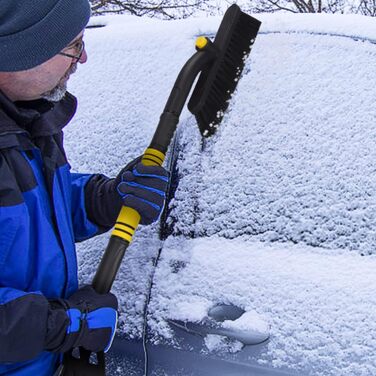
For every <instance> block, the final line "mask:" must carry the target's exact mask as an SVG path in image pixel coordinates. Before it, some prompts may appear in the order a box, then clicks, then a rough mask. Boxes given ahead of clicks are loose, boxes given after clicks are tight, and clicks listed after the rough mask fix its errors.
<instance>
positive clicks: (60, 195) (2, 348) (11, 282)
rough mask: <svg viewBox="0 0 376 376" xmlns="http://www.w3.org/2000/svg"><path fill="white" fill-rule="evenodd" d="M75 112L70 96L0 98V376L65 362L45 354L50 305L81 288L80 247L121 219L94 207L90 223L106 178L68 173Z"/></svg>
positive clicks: (38, 371)
mask: <svg viewBox="0 0 376 376" xmlns="http://www.w3.org/2000/svg"><path fill="white" fill-rule="evenodd" d="M75 110H76V99H75V98H74V97H73V96H72V95H70V94H67V95H66V96H65V98H64V99H63V100H62V101H61V102H59V103H58V104H55V105H52V104H51V103H49V102H47V101H44V100H40V101H34V102H29V103H18V104H17V105H16V104H14V103H12V102H10V101H9V100H8V99H7V98H6V97H5V96H4V95H3V94H2V93H1V92H0V375H5V374H6V375H38V376H43V375H52V374H53V372H54V370H55V369H56V367H57V364H58V362H59V358H60V356H59V354H54V353H49V352H46V351H44V345H45V337H46V332H47V327H48V326H49V325H52V324H53V323H50V322H49V321H48V310H49V303H48V299H50V298H57V297H63V298H67V297H69V296H70V295H71V294H72V293H73V292H74V291H76V290H77V288H78V285H77V284H78V283H77V259H76V251H75V242H76V241H81V240H84V239H87V238H90V237H92V236H94V235H96V234H98V233H100V232H103V231H105V230H107V229H108V228H109V227H111V225H112V223H111V221H112V217H113V218H116V214H117V209H114V213H113V214H112V213H111V215H108V217H109V218H110V219H108V220H107V223H105V222H106V221H104V222H102V223H101V221H100V219H99V218H97V220H95V217H96V216H97V217H98V216H100V215H102V214H103V213H100V211H101V210H102V211H103V210H105V209H104V208H100V209H99V212H96V213H95V212H94V211H95V210H98V209H93V207H91V217H90V215H89V214H88V212H90V208H89V210H88V204H86V205H85V202H88V201H89V200H92V202H95V201H97V198H98V197H93V196H98V195H99V194H101V193H100V189H101V187H103V186H104V185H105V184H103V182H107V181H108V178H106V177H103V176H101V175H88V174H76V173H71V172H70V166H69V164H68V162H67V159H66V156H65V153H64V149H63V133H62V128H63V127H64V126H65V125H66V124H67V123H68V122H69V121H70V119H71V118H72V116H73V115H74V113H75ZM97 202H98V201H97ZM120 204H121V203H120V202H119V203H116V205H115V206H117V208H119V206H118V205H120ZM99 207H100V205H99ZM107 214H108V213H107ZM103 215H104V216H106V215H105V214H103ZM89 218H90V219H89ZM93 218H94V219H93Z"/></svg>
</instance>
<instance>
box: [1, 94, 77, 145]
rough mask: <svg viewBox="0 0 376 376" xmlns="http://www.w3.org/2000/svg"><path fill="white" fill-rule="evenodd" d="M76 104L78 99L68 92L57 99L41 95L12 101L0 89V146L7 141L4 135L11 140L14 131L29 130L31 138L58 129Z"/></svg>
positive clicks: (68, 117)
mask: <svg viewBox="0 0 376 376" xmlns="http://www.w3.org/2000/svg"><path fill="white" fill-rule="evenodd" d="M76 108H77V100H76V98H75V97H74V96H73V95H72V94H70V93H66V95H65V96H64V98H63V99H62V100H61V101H60V102H57V103H52V102H48V101H46V100H44V99H40V100H36V101H30V102H12V101H11V100H10V99H9V98H7V97H6V96H5V95H4V94H3V93H2V92H1V91H0V148H3V147H5V146H4V143H5V144H8V143H9V142H7V141H6V139H9V141H10V139H12V140H14V138H15V135H17V134H21V133H24V134H29V136H30V138H31V139H34V138H36V137H43V136H51V135H54V134H56V133H59V132H60V131H61V130H62V128H63V127H64V126H65V125H67V124H68V123H69V121H70V120H71V119H72V117H73V115H74V114H75V112H76ZM11 143H12V144H13V143H14V141H13V142H11ZM8 147H9V146H8Z"/></svg>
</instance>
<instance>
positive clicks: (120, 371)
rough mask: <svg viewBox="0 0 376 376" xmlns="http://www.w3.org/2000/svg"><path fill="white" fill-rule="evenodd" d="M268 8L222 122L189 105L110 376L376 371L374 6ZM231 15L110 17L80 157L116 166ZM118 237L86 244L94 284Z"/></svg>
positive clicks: (70, 141) (83, 80)
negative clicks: (364, 10) (357, 10)
mask: <svg viewBox="0 0 376 376" xmlns="http://www.w3.org/2000/svg"><path fill="white" fill-rule="evenodd" d="M254 16H255V17H256V18H258V19H260V20H261V21H262V26H261V29H260V32H259V35H258V36H257V39H256V43H255V44H254V46H253V49H252V52H251V54H250V57H249V58H248V59H247V61H246V66H245V70H244V72H243V75H242V78H241V80H240V82H239V84H238V87H237V91H236V92H235V93H234V95H233V97H232V99H231V104H230V107H229V109H228V111H227V112H226V114H225V116H224V118H223V121H222V123H221V124H220V126H219V127H218V130H217V132H216V133H215V135H213V136H211V137H208V138H203V137H202V136H201V134H200V133H199V131H198V128H197V125H196V120H195V118H194V117H193V116H192V115H191V114H190V113H189V112H188V111H185V112H183V114H182V116H181V120H180V124H179V127H178V130H177V132H176V134H175V137H174V140H173V142H172V144H171V145H170V149H169V153H168V157H167V164H166V166H167V167H168V169H169V170H170V172H171V184H170V190H169V200H168V204H167V205H166V208H165V212H164V214H163V216H162V218H161V221H160V223H159V224H156V225H153V226H150V227H145V228H141V229H140V230H139V231H138V232H137V236H136V239H135V240H134V242H133V243H132V245H131V247H130V249H129V250H128V253H127V255H126V258H125V260H124V262H123V265H122V267H121V270H120V272H119V275H118V278H117V281H116V282H115V285H114V288H113V291H114V292H115V293H116V295H117V296H118V298H119V301H120V302H121V307H120V325H119V329H118V336H117V338H116V340H115V342H114V345H113V347H112V350H111V351H110V353H109V354H108V356H107V367H108V374H109V375H143V374H145V375H280V374H281V375H356V376H365V375H374V374H376V355H375V350H376V334H375V333H376V297H375V294H374V285H375V282H376V277H375V272H374V271H375V270H376V259H375V256H374V253H375V252H374V248H375V245H376V235H375V234H376V232H375V228H376V226H375V225H376V204H375V197H376V188H375V171H376V169H375V161H376V148H375V145H376V133H375V131H374V129H375V122H376V106H375V105H374V98H375V97H376V85H375V84H376V75H375V68H374V67H375V62H376V29H375V28H374V20H373V19H372V18H371V17H364V16H355V15H346V16H345V15H325V14H315V15H312V14H305V15H303V14H287V13H276V14H257V15H254ZM219 22H220V19H219V18H217V17H214V18H210V17H208V18H204V19H202V18H192V19H187V20H176V21H169V22H167V21H161V20H156V19H144V18H136V17H131V16H123V15H122V16H106V17H98V18H95V19H94V22H93V23H92V24H91V28H89V29H88V30H87V31H86V40H87V49H88V54H89V61H88V63H87V66H86V67H82V69H81V68H80V70H79V72H78V73H77V75H76V76H77V77H76V78H75V79H74V78H72V81H73V82H72V88H71V89H72V92H73V93H74V94H77V96H78V98H79V100H80V106H79V110H78V114H77V116H76V118H75V120H74V121H73V123H74V124H72V125H71V126H70V127H69V128H68V130H67V134H66V149H67V154H68V156H70V162H71V164H72V166H73V168H74V169H77V170H79V171H83V170H86V171H88V172H97V171H101V172H103V173H105V174H107V175H109V176H115V174H116V173H117V171H118V170H119V169H120V168H121V167H122V166H123V165H124V164H125V163H127V162H128V161H129V160H131V159H132V158H135V157H136V156H138V155H141V154H142V153H143V151H144V150H145V148H146V147H147V146H148V143H149V141H150V140H151V136H152V134H153V131H154V129H155V126H156V124H157V123H158V117H159V114H160V113H161V112H162V110H163V106H164V103H165V101H166V100H167V97H168V94H169V90H171V88H172V86H173V83H174V80H175V78H176V76H177V74H178V72H179V70H180V68H181V67H182V66H183V64H184V62H185V61H186V60H187V59H188V58H189V57H190V55H191V54H192V53H193V52H194V49H193V46H194V40H195V38H196V37H197V36H198V35H201V34H204V35H208V36H210V37H213V36H214V35H215V31H216V30H217V27H218V24H219ZM93 26H96V27H95V28H94V27H93ZM82 150H84V152H82ZM107 241H108V234H104V235H102V236H100V237H97V238H95V239H91V240H88V241H86V242H83V243H81V244H80V245H79V248H78V250H79V269H80V276H81V282H82V283H85V282H90V281H91V279H92V277H93V274H94V272H95V269H96V267H97V265H98V262H99V260H100V257H101V255H102V252H103V249H104V248H105V246H106V243H107Z"/></svg>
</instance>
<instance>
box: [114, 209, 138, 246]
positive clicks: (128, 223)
mask: <svg viewBox="0 0 376 376" xmlns="http://www.w3.org/2000/svg"><path fill="white" fill-rule="evenodd" d="M140 219H141V217H140V214H138V212H137V211H136V210H134V209H132V208H129V207H127V206H123V207H122V208H121V210H120V213H119V215H118V217H117V220H116V223H115V228H114V229H113V230H112V233H111V235H113V236H118V237H119V238H122V239H124V240H126V241H127V242H128V243H130V242H131V241H132V237H133V235H134V233H135V231H136V228H137V226H138V224H139V223H140Z"/></svg>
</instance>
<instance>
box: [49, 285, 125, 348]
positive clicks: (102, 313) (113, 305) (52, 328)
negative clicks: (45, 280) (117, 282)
mask: <svg viewBox="0 0 376 376" xmlns="http://www.w3.org/2000/svg"><path fill="white" fill-rule="evenodd" d="M49 304H50V309H49V314H48V328H47V336H46V341H45V349H46V350H48V351H53V352H67V351H68V350H71V349H73V348H75V347H83V348H85V349H86V350H89V351H92V352H99V351H105V352H107V351H108V350H109V349H110V347H111V344H112V341H113V339H114V336H115V330H116V324H117V316H118V315H117V308H118V302H117V299H116V297H115V295H113V294H111V293H108V294H98V293H97V292H95V290H94V289H93V288H92V287H91V286H85V287H82V288H81V289H79V290H77V291H76V292H75V293H74V294H73V295H72V296H71V297H70V298H69V299H56V300H49Z"/></svg>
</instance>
